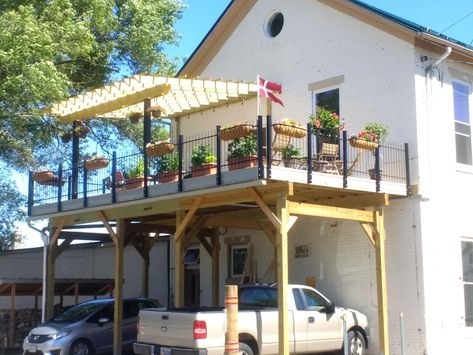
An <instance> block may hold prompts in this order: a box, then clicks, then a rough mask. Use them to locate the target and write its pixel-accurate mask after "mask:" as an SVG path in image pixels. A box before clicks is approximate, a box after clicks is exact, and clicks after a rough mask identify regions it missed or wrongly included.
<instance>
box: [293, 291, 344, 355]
mask: <svg viewBox="0 0 473 355" xmlns="http://www.w3.org/2000/svg"><path fill="white" fill-rule="evenodd" d="M300 292H301V295H302V297H303V301H304V307H305V320H306V324H307V351H308V352H315V351H330V350H337V349H341V347H342V341H343V336H342V332H343V330H342V320H341V319H340V314H339V313H337V312H334V313H330V312H327V310H328V309H329V306H330V302H329V301H328V300H327V299H326V298H325V297H323V296H322V295H320V294H319V293H317V292H316V291H314V290H311V289H306V288H303V289H300Z"/></svg>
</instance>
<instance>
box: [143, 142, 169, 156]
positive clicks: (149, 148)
mask: <svg viewBox="0 0 473 355" xmlns="http://www.w3.org/2000/svg"><path fill="white" fill-rule="evenodd" d="M173 151H174V144H173V143H171V142H170V141H169V140H162V141H157V142H154V143H148V144H146V154H148V156H150V157H161V156H163V155H166V154H171V153H172V152H173Z"/></svg>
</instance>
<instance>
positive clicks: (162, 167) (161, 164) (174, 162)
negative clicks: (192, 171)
mask: <svg viewBox="0 0 473 355" xmlns="http://www.w3.org/2000/svg"><path fill="white" fill-rule="evenodd" d="M178 169H179V156H178V155H177V154H175V155H171V154H168V155H163V156H162V157H161V158H160V159H159V161H158V174H165V173H175V172H176V171H177V170H178Z"/></svg>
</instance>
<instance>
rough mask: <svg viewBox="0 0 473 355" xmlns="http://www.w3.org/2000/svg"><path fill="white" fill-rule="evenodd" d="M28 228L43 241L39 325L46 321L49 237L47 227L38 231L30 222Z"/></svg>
mask: <svg viewBox="0 0 473 355" xmlns="http://www.w3.org/2000/svg"><path fill="white" fill-rule="evenodd" d="M28 227H30V228H31V229H34V230H35V231H37V232H38V233H40V235H41V240H42V241H43V244H44V246H43V286H42V295H41V323H44V322H45V321H46V276H47V274H46V268H47V265H48V264H47V260H48V244H49V237H48V235H47V234H46V232H47V231H48V227H44V228H43V229H41V230H40V229H38V228H36V227H35V226H33V225H32V224H31V221H28Z"/></svg>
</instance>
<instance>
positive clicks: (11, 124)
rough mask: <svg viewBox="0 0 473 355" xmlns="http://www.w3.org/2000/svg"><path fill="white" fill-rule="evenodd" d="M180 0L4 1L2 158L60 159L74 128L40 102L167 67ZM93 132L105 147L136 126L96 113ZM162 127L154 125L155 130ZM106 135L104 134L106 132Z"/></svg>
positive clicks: (18, 163) (26, 162) (16, 162)
mask: <svg viewBox="0 0 473 355" xmlns="http://www.w3.org/2000/svg"><path fill="white" fill-rule="evenodd" d="M182 9H183V4H182V3H181V2H180V1H178V0H48V1H45V0H3V1H2V2H1V3H0V160H1V161H3V162H6V163H8V164H9V166H11V167H14V168H16V169H25V168H27V167H31V165H46V163H50V164H53V163H54V164H55V163H57V162H58V161H61V160H63V159H68V154H69V151H70V149H68V147H67V146H66V145H64V144H62V143H61V141H60V139H59V138H60V136H61V134H63V133H64V132H67V131H69V130H70V126H65V125H62V124H60V123H59V122H58V120H57V119H55V118H54V117H48V116H45V115H43V114H42V110H43V109H44V108H45V107H47V106H48V105H49V104H51V103H52V102H54V101H56V100H60V99H63V98H65V97H68V96H70V95H75V94H78V93H80V92H82V91H84V90H88V89H91V88H95V87H99V86H102V85H103V84H104V83H106V82H108V81H110V80H111V79H112V78H114V79H118V78H120V77H121V76H123V75H130V74H135V73H139V72H143V71H146V72H148V73H151V74H156V73H158V74H170V73H173V72H174V71H175V69H176V67H177V64H178V59H174V60H170V59H168V58H167V57H166V55H165V54H164V53H163V51H162V47H163V45H164V44H167V43H169V44H173V43H176V41H177V39H178V34H177V33H176V31H175V30H174V28H173V26H174V23H175V21H176V20H177V19H178V18H180V16H181V12H182ZM88 125H90V127H91V128H92V130H93V133H94V134H92V135H91V136H90V137H91V138H90V139H94V140H97V141H99V143H100V144H102V145H103V146H104V147H105V148H107V147H112V146H116V145H117V144H119V143H120V142H122V140H123V138H124V137H125V138H128V137H131V138H132V142H134V143H135V144H136V145H137V146H139V144H137V142H136V140H137V138H136V137H137V132H138V129H139V127H132V128H130V125H125V124H124V121H120V120H108V121H101V120H91V121H89V122H88ZM163 134H164V132H163V130H162V129H160V128H159V127H155V132H154V136H158V137H160V136H162V135H163ZM104 138H105V139H104Z"/></svg>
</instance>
